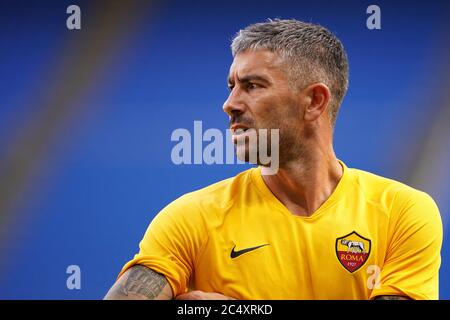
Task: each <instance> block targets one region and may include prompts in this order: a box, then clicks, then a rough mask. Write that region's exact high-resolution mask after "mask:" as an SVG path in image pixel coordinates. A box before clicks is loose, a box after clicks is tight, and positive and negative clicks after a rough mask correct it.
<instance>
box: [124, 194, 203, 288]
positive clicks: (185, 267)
mask: <svg viewBox="0 0 450 320" xmlns="http://www.w3.org/2000/svg"><path fill="white" fill-rule="evenodd" d="M206 238H207V235H206V228H205V225H204V221H203V219H202V215H201V213H200V210H199V209H198V208H197V207H196V206H195V204H193V203H190V202H188V201H186V199H185V198H184V197H181V198H179V199H177V200H175V201H174V202H172V203H171V204H169V205H168V206H167V207H165V208H164V209H163V210H162V211H160V212H159V213H158V214H157V215H156V216H155V218H154V219H153V221H152V222H151V223H150V225H149V227H148V228H147V231H146V232H145V235H144V237H143V239H142V240H141V242H140V244H139V252H138V253H137V254H136V255H135V256H134V258H133V259H132V260H131V261H129V262H128V263H127V264H125V266H124V267H123V268H122V271H121V272H120V273H119V275H118V278H119V277H120V276H121V275H122V274H123V273H124V272H125V271H126V270H128V269H129V268H130V267H132V266H134V265H137V264H139V265H143V266H146V267H148V268H150V269H152V270H153V271H155V272H158V273H160V274H162V275H164V276H165V277H166V279H167V281H168V282H169V284H170V286H171V288H172V293H173V296H174V297H176V296H177V295H179V294H182V293H184V292H186V291H187V289H188V286H189V281H190V278H191V276H192V274H193V271H194V264H195V258H196V256H197V253H198V252H199V250H200V249H201V247H202V245H203V242H204V241H205V239H206Z"/></svg>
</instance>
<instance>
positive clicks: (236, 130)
mask: <svg viewBox="0 0 450 320" xmlns="http://www.w3.org/2000/svg"><path fill="white" fill-rule="evenodd" d="M249 129H250V128H249V127H246V126H243V125H241V124H233V125H232V126H231V127H230V130H231V133H232V134H240V133H244V132H246V131H247V130H249Z"/></svg>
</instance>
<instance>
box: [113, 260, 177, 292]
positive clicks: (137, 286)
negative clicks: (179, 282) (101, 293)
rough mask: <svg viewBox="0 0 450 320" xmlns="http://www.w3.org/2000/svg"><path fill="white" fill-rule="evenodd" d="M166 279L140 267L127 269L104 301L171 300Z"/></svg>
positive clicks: (170, 289) (170, 290)
mask: <svg viewBox="0 0 450 320" xmlns="http://www.w3.org/2000/svg"><path fill="white" fill-rule="evenodd" d="M172 297H173V294H172V288H171V287H170V285H169V282H167V279H166V278H165V277H164V276H163V275H161V274H159V273H157V272H155V271H153V270H152V269H150V268H147V267H144V266H142V265H135V266H133V267H131V268H130V269H128V270H127V271H126V272H125V273H124V274H123V275H122V276H121V277H120V278H119V280H117V281H116V283H115V284H114V285H113V286H112V287H111V289H109V291H108V293H107V294H106V296H105V298H104V299H105V300H171V299H172Z"/></svg>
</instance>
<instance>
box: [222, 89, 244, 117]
mask: <svg viewBox="0 0 450 320" xmlns="http://www.w3.org/2000/svg"><path fill="white" fill-rule="evenodd" d="M223 111H225V113H226V114H228V115H229V116H230V117H231V116H233V115H239V114H241V113H243V112H244V111H245V103H244V101H243V99H242V94H241V92H240V90H239V88H237V87H234V88H233V90H232V91H231V92H230V94H229V96H228V99H227V100H226V101H225V102H224V103H223Z"/></svg>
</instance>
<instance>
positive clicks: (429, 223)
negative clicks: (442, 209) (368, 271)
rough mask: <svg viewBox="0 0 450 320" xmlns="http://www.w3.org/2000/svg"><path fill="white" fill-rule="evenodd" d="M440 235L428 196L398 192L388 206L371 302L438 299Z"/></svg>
mask: <svg viewBox="0 0 450 320" xmlns="http://www.w3.org/2000/svg"><path fill="white" fill-rule="evenodd" d="M442 234H443V231H442V221H441V217H440V214H439V209H438V207H437V205H436V203H435V202H434V201H433V199H432V198H431V197H430V196H429V195H427V194H426V193H423V192H420V191H416V190H414V192H405V191H402V192H399V193H398V194H397V196H396V198H395V200H394V202H393V204H392V207H391V218H390V223H389V235H388V249H387V254H386V258H385V261H384V265H383V266H382V268H381V274H380V285H379V287H378V288H375V289H374V290H373V291H372V293H371V299H374V298H376V297H377V296H382V295H400V296H407V297H409V298H411V299H433V300H435V299H438V298H439V280H438V276H439V267H440V264H441V256H440V251H441V245H442Z"/></svg>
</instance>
